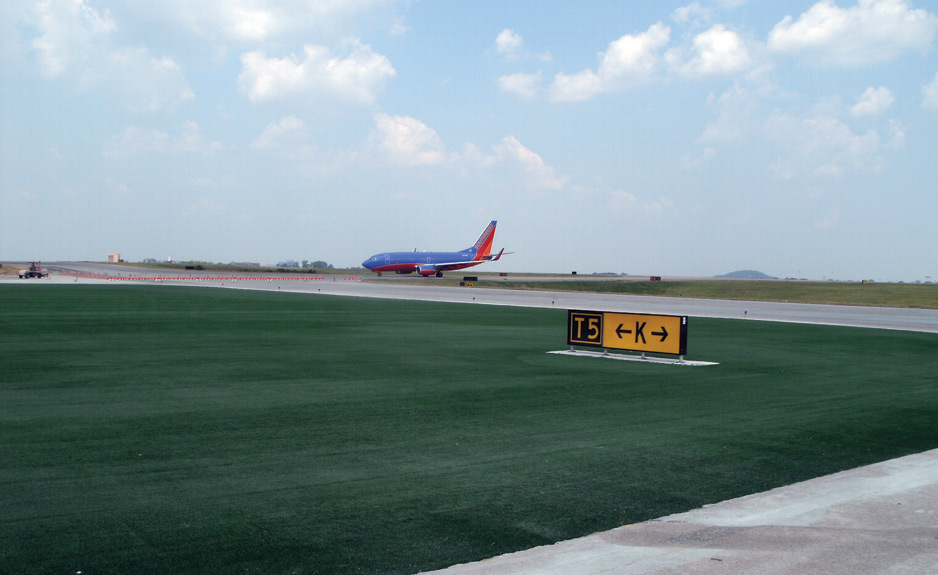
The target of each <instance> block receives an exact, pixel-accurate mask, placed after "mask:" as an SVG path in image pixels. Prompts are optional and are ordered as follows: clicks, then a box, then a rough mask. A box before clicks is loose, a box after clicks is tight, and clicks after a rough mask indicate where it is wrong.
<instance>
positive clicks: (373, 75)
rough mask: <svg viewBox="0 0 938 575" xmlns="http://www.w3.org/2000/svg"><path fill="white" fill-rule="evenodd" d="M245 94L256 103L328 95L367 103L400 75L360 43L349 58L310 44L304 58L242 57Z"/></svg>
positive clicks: (241, 82) (240, 81)
mask: <svg viewBox="0 0 938 575" xmlns="http://www.w3.org/2000/svg"><path fill="white" fill-rule="evenodd" d="M241 63H242V69H241V74H240V75H239V76H238V85H239V86H240V87H241V91H242V92H244V93H245V94H247V96H248V98H250V99H251V100H252V101H255V102H256V101H264V100H275V99H282V98H287V97H293V96H314V95H326V96H329V97H334V98H339V99H342V100H348V101H353V102H358V103H363V104H371V103H373V102H375V100H377V98H378V95H379V94H380V93H381V92H382V91H383V90H384V86H385V84H387V82H388V81H389V80H390V79H391V78H393V77H394V75H395V74H396V72H395V70H394V68H393V67H392V66H391V62H390V61H389V60H388V59H387V58H386V57H385V56H383V55H381V54H377V53H375V52H373V51H372V50H371V47H370V46H367V45H364V44H362V43H360V42H358V41H357V40H355V41H353V42H352V51H351V53H350V54H349V55H348V56H347V57H345V58H339V57H336V56H333V55H332V53H331V51H330V50H329V49H328V48H325V47H323V46H313V45H309V44H307V45H306V46H304V48H303V54H302V56H297V55H296V54H293V55H290V56H288V57H286V58H267V57H266V56H265V55H264V53H263V52H260V51H256V52H248V53H247V54H244V55H243V56H241Z"/></svg>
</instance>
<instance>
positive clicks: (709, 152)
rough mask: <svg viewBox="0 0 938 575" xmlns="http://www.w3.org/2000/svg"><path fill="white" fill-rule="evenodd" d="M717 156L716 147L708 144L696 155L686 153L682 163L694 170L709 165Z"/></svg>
mask: <svg viewBox="0 0 938 575" xmlns="http://www.w3.org/2000/svg"><path fill="white" fill-rule="evenodd" d="M716 157H717V151H716V149H715V148H713V147H712V146H707V147H705V148H704V149H703V151H702V152H700V154H698V155H696V156H692V155H686V156H684V157H682V158H681V163H682V164H684V167H685V168H687V169H688V170H693V169H698V168H703V167H706V166H709V165H710V163H711V162H713V160H714V159H715V158H716Z"/></svg>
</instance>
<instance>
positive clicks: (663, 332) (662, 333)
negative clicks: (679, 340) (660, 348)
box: [651, 326, 668, 341]
mask: <svg viewBox="0 0 938 575" xmlns="http://www.w3.org/2000/svg"><path fill="white" fill-rule="evenodd" d="M651 335H660V336H661V341H664V340H666V339H668V330H666V329H665V328H664V326H661V331H653V332H651Z"/></svg>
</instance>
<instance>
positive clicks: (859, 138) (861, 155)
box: [765, 112, 884, 178]
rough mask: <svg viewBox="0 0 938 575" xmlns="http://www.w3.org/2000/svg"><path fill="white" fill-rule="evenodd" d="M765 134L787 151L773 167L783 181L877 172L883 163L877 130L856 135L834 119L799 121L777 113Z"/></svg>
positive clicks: (815, 118)
mask: <svg viewBox="0 0 938 575" xmlns="http://www.w3.org/2000/svg"><path fill="white" fill-rule="evenodd" d="M765 134H766V136H767V137H768V138H769V139H770V140H773V141H775V142H777V143H779V144H781V146H782V148H783V150H784V151H785V154H786V155H785V156H784V157H782V158H780V159H779V160H778V162H776V164H775V165H774V168H775V171H776V173H777V174H778V175H779V176H781V177H783V178H791V177H794V176H799V175H804V174H812V173H813V174H817V175H828V176H839V175H841V174H844V173H846V172H847V171H862V170H868V169H873V170H876V169H879V168H881V167H882V165H883V162H884V160H883V158H882V157H881V156H880V150H881V148H882V145H881V142H880V137H879V133H878V132H877V131H876V130H869V131H867V132H866V133H865V134H855V133H853V131H852V130H851V129H850V127H849V126H848V125H847V124H845V123H843V122H842V121H840V120H838V119H837V118H834V117H829V116H811V117H807V118H796V117H793V116H790V115H787V114H784V113H782V112H775V113H774V114H772V116H771V117H770V118H769V119H768V121H767V122H766V125H765Z"/></svg>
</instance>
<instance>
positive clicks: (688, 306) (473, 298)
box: [17, 262, 938, 333]
mask: <svg viewBox="0 0 938 575" xmlns="http://www.w3.org/2000/svg"><path fill="white" fill-rule="evenodd" d="M47 267H48V268H49V269H50V270H51V271H53V276H52V278H50V281H108V282H125V281H133V282H145V283H154V282H159V283H164V284H170V285H201V286H217V287H225V288H238V289H263V290H274V291H277V290H279V291H292V292H306V293H321V294H333V295H346V296H356V297H376V298H390V299H410V300H425V301H440V302H454V303H475V304H488V305H509V306H523V307H541V308H551V307H553V308H558V309H588V310H599V311H617V312H632V313H648V314H665V315H687V316H690V317H711V318H729V319H750V320H765V321H784V322H796V323H813V324H825V325H842V326H852V327H869V328H880V329H898V330H908V331H922V332H931V333H938V310H922V309H905V308H886V307H860V306H841V305H818V304H794V303H776V302H754V301H728V300H708V299H690V298H665V297H652V296H629V295H612V294H589V293H575V292H554V291H524V290H509V289H490V288H474V287H472V288H466V287H460V288H455V287H437V286H434V285H433V281H434V280H433V278H429V279H427V280H426V282H427V285H414V283H412V282H402V281H397V280H396V278H385V279H377V278H376V277H375V276H374V275H368V276H361V275H353V276H333V275H323V276H316V275H310V274H286V273H285V274H282V275H268V274H260V273H257V274H251V273H248V272H244V273H234V274H232V273H215V272H203V271H184V272H173V271H166V270H153V269H147V268H134V267H128V266H114V265H108V264H100V263H90V262H57V263H50V264H47ZM63 272H64V273H70V274H77V275H66V276H63V275H62V273H63ZM95 276H97V277H100V278H101V279H98V280H95V279H94V277H95ZM157 278H159V279H157ZM17 281H19V280H17ZM22 281H27V280H22ZM33 281H38V280H33ZM43 281H45V280H43Z"/></svg>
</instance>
